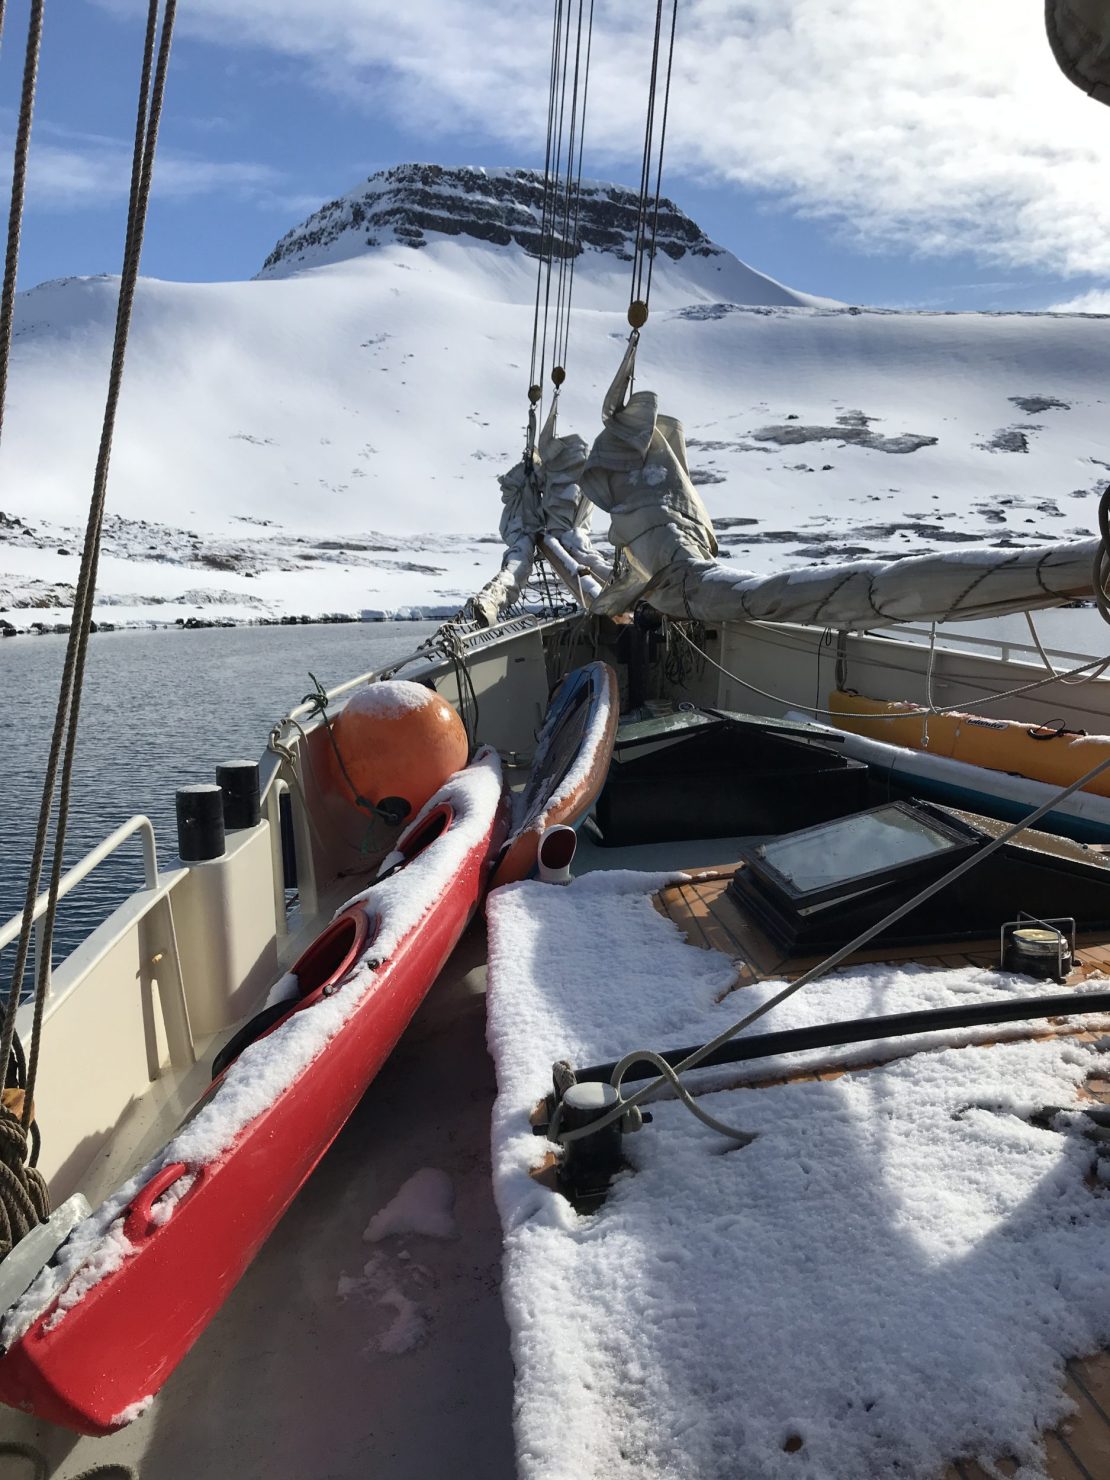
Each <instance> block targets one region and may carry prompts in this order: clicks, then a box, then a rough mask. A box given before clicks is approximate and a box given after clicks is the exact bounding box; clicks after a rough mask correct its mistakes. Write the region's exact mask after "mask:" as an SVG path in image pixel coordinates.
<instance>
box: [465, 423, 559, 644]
mask: <svg viewBox="0 0 1110 1480" xmlns="http://www.w3.org/2000/svg"><path fill="white" fill-rule="evenodd" d="M531 457H532V467H531V470H529V468H528V465H527V463H526V462H525V461H524V460H522V461H520V462H518V463H514V464H513V466H512V467H511V468H510V469H509V471H508V472H507V473H502V474H501V476H500V477H499V478H498V480H497V481H498V482H499V483H500V485H501V501H502V504H503V505H504V507H503V509H502V511H501V538H502V539H503V540H504V542H505V545H506V550H505V554H504V556H503V557H502V560H501V569H500V570H499V571H498V572H497V574H496V575H495V576H494V578H493V580H492V581H487V582H486V584H485V585H484V586H483V587H482V589H481V590H480V591H479V592H478V594H477V596H475V598H474V614H475V616H476V617H477V619H478V622H479V624H480V625H481V626H483V627H492V626H493V624H494V622H496V621H497V618H498V616H499V615H500V614H501V612H502V611H503V610H504V609H505V607H507V606H510V605H511V604H512V603H513V602H514V601H516V600H517V599H518V598H519V596H520V593H521V592H522V591H523V590H524V587H525V586H526V585H527V584H528V577H529V576H530V575H531V574H532V563H533V561H534V560H535V558H536V537H537V535H538V534H539V533H540V531H541V530H542V529H543V509H542V504H541V496H542V491H541V487H540V465H539V459H538V458H537V456H536V454H535V453H534V452H533V453H532V454H531ZM529 471H531V475H532V476H531V477H529Z"/></svg>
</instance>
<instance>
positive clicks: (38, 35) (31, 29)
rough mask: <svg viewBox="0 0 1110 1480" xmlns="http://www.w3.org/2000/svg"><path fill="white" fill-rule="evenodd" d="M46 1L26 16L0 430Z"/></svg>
mask: <svg viewBox="0 0 1110 1480" xmlns="http://www.w3.org/2000/svg"><path fill="white" fill-rule="evenodd" d="M42 17H43V0H31V8H30V11H29V13H28V17H27V46H26V49H25V51H24V57H23V89H22V93H21V96H20V101H19V122H18V124H17V125H16V136H15V153H14V156H13V159H12V193H11V205H10V207H9V210H8V243H7V248H6V251H5V255H4V286H3V289H2V290H0V430H2V429H3V424H4V407H5V405H6V403H7V398H8V363H9V361H10V359H11V352H12V320H13V318H14V315H15V286H16V276H17V273H18V270H19V238H20V232H21V229H22V226H23V199H24V196H25V194H26V189H27V155H28V153H29V151H30V147H31V119H32V117H33V115H34V111H35V84H36V82H37V80H38V71H39V53H40V51H41V50H42ZM3 28H4V3H3V0H0V34H2V32H3Z"/></svg>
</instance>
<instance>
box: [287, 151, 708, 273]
mask: <svg viewBox="0 0 1110 1480" xmlns="http://www.w3.org/2000/svg"><path fill="white" fill-rule="evenodd" d="M637 204H638V197H637V196H636V194H635V193H634V192H633V191H632V190H629V189H628V188H626V187H625V186H622V185H609V184H604V183H600V182H598V181H583V182H582V193H581V203H580V207H579V212H578V229H577V234H576V236H574V234H573V233H570V234H569V235H571V236H573V237H574V239H573V240H569V241H563V240H562V237H561V234H559V233H557V252H561V253H562V254H563V255H567V256H571V255H573V256H577V255H579V254H581V253H582V252H584V251H591V250H592V251H595V252H604V253H607V254H609V255H611V256H614V257H616V258H619V259H620V260H621V261H631V257H632V246H633V242H634V239H635V233H636V217H637ZM542 215H543V174H542V173H541V172H540V171H538V170H524V169H505V170H484V169H476V168H473V167H469V166H458V167H454V168H449V167H446V166H443V165H435V164H403V165H396V166H395V167H394V168H393V169H389V170H380V171H379V172H378V173H377V174H374V175H371V176H370V177H369V178H368V179H367V180H365V181H364V182H363V183H362V184H361V185H359V186H358V187H357V188H356V189H354V190H352V191H350V192H349V193H348V194H347V195H343V196H340V197H339V199H338V200H332V201H328V203H327V204H326V205H323V206H321V207H320V209H319V210H318V211H314V212H313V214H312V215H311V216H309V217H308V219H307V220H306V221H304V222H302V223H301V225H300V226H296V227H294V228H293V230H292V231H289V232H287V233H286V235H285V236H283V237H282V239H281V240H280V241H279V242H278V244H277V246H276V247H275V248H274V250H273V251H272V252H271V253H270V255H269V256H268V257H267V258H266V261H265V262H264V263H263V266H262V270H261V272H260V273H259V276H260V277H281V276H285V275H286V274H287V273H289V272H295V271H297V270H298V269H300V268H303V267H312V266H319V265H322V264H323V263H325V262H335V261H340V260H343V259H345V258H350V257H354V256H358V255H361V253H362V252H364V251H367V250H372V249H373V248H375V247H378V246H385V245H389V244H401V245H405V246H409V247H412V248H420V247H423V246H425V245H426V244H427V242H428V239H429V236H433V235H437V234H438V235H441V236H452V237H471V238H473V239H475V240H476V241H481V242H490V243H493V244H494V245H496V246H503V247H508V246H516V247H518V248H520V249H521V250H523V251H524V252H526V253H527V254H529V255H530V256H537V255H538V254H539V252H540V247H541V221H542ZM657 243H658V250H659V251H660V252H663V253H665V254H666V255H667V256H668V257H670V258H671V259H672V260H674V261H677V260H679V259H680V258H682V257H684V256H686V254H687V253H690V254H692V255H694V256H700V257H713V256H717V255H727V254H725V253H724V252H723V249H722V248H720V247H718V246H716V245H714V243H713V242H711V241H710V240H709V238H708V237H707V236H706V235H705V233H704V232H703V231H702V230H701V228H700V227H699V226H697V225H696V224H695V223H694V222H693V221H691V220H690V218H689V216H687V215H686V214H685V213H684V212H683V211H681V210H679V208H678V206H676V205H675V204H674V202H673V201H670V200H662V201H660V205H659V224H658V236H657Z"/></svg>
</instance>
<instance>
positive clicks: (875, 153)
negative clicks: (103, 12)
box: [101, 0, 1110, 275]
mask: <svg viewBox="0 0 1110 1480" xmlns="http://www.w3.org/2000/svg"><path fill="white" fill-rule="evenodd" d="M101 3H103V4H105V5H106V6H108V7H109V8H111V9H113V10H115V11H117V12H125V11H126V12H130V11H132V10H133V8H134V0H101ZM180 24H181V25H182V27H183V28H186V29H187V30H188V31H189V32H190V33H191V34H193V35H194V36H199V37H203V38H205V39H207V40H210V41H214V42H220V43H222V44H226V45H243V44H248V45H251V46H253V47H257V48H261V49H268V50H270V51H272V52H277V53H280V54H283V55H285V56H288V57H294V58H297V59H299V60H300V61H301V62H302V63H303V64H305V66H306V67H307V68H308V69H310V73H311V75H312V77H313V78H314V79H315V80H316V81H317V82H319V83H321V84H322V85H324V86H325V87H327V88H328V89H331V90H340V91H342V92H343V94H344V95H345V96H346V97H348V98H351V97H354V98H359V99H361V100H362V102H363V103H364V105H365V106H366V108H367V109H368V110H379V109H382V108H383V107H384V108H388V109H389V110H390V111H391V112H392V113H393V114H394V115H395V116H396V117H397V118H398V119H399V120H400V121H401V122H403V123H405V124H407V125H408V126H409V127H410V128H412V129H417V128H419V129H420V131H421V132H422V133H425V134H427V133H431V134H432V135H433V136H435V135H442V134H445V133H447V132H449V131H454V130H457V129H459V128H460V127H465V128H467V129H470V130H475V131H477V132H478V134H479V135H485V136H487V137H488V138H489V139H490V142H491V154H492V153H493V150H494V147H496V146H500V148H501V152H502V155H503V156H504V155H507V156H509V157H510V158H511V156H512V153H513V151H514V150H519V149H522V148H528V149H529V150H530V151H531V152H532V153H533V154H535V152H536V150H537V148H539V149H540V151H541V152H542V136H543V125H544V116H545V107H546V73H547V55H548V44H549V39H548V32H549V27H550V10H549V7H548V6H547V5H540V4H538V3H532V4H528V5H522V4H520V3H519V0H469V3H467V4H460V3H458V0H408V3H406V4H401V5H398V4H396V0H192V3H191V4H190V5H189V6H188V7H187V8H186V9H185V10H184V11H183V12H182V14H181V20H180ZM649 25H650V7H649V6H648V5H646V4H645V3H644V0H597V6H596V16H595V26H594V63H593V78H592V83H591V97H590V115H591V116H590V129H589V137H588V140H587V155H588V157H590V158H591V159H592V160H593V166H592V168H591V173H598V172H600V171H602V170H603V169H605V168H608V169H618V168H619V169H621V170H622V172H623V173H624V174H625V176H626V177H630V176H631V175H633V174H635V173H636V170H637V157H638V151H639V142H638V141H639V137H640V133H641V130H642V119H643V109H644V103H645V96H644V85H645V79H646V70H647V51H648V46H649V43H650V37H649V34H648V32H649ZM432 150H434V143H433V144H432V145H431V146H430V151H429V152H431V151H432ZM667 157H668V163H669V165H670V167H671V169H672V170H680V171H686V172H689V173H692V174H696V175H698V176H699V177H702V178H704V177H706V176H709V177H711V178H716V179H718V180H720V181H722V182H729V181H731V182H735V183H737V184H740V185H745V186H749V187H755V188H758V189H762V190H767V191H771V192H773V193H775V194H776V195H777V196H778V197H779V198H781V199H782V200H783V201H784V202H785V203H786V204H787V205H788V206H789V207H790V208H792V209H794V210H796V211H798V212H799V213H801V214H803V215H806V216H809V217H812V218H813V219H814V220H815V221H820V222H821V223H822V229H824V230H828V229H830V227H831V228H835V229H837V230H839V231H841V232H846V233H848V234H849V235H850V236H852V237H853V238H855V239H857V241H858V242H860V243H862V244H866V245H868V246H870V247H872V248H875V249H885V250H891V249H893V250H903V251H911V252H916V253H924V254H940V255H945V254H950V253H956V252H971V253H974V254H976V255H978V256H979V257H980V258H981V259H982V260H984V261H989V262H993V263H996V264H1000V265H1006V266H1013V265H1021V266H1024V267H1030V268H1037V269H1040V270H1044V271H1048V272H1053V273H1058V274H1064V275H1069V274H1091V275H1101V274H1105V273H1110V191H1107V189H1106V181H1107V180H1108V179H1110V110H1107V109H1105V108H1100V107H1099V106H1098V105H1097V104H1094V103H1092V102H1090V101H1088V100H1086V99H1084V98H1083V97H1082V95H1081V94H1080V93H1079V92H1078V91H1077V90H1075V89H1074V88H1072V87H1071V86H1070V85H1069V84H1068V83H1067V82H1065V80H1064V79H1063V78H1062V76H1061V75H1060V74H1059V72H1058V71H1057V69H1056V66H1055V63H1054V62H1053V61H1052V58H1051V55H1050V53H1049V50H1048V46H1047V43H1046V41H1045V39H1044V35H1043V30H1042V21H1041V7H1040V6H1039V4H1036V3H1033V0H1025V3H1020V4H1019V3H1016V0H973V3H968V0H930V3H929V4H928V5H927V6H921V5H910V4H907V3H905V0H901V3H893V4H892V3H891V0H838V3H837V4H834V5H830V4H829V3H828V0H683V3H682V4H681V5H680V16H679V40H678V50H677V54H676V61H675V77H674V84H673V91H672V109H671V125H670V133H669V137H668V146H667ZM491 162H494V161H493V160H492V159H491Z"/></svg>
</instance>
